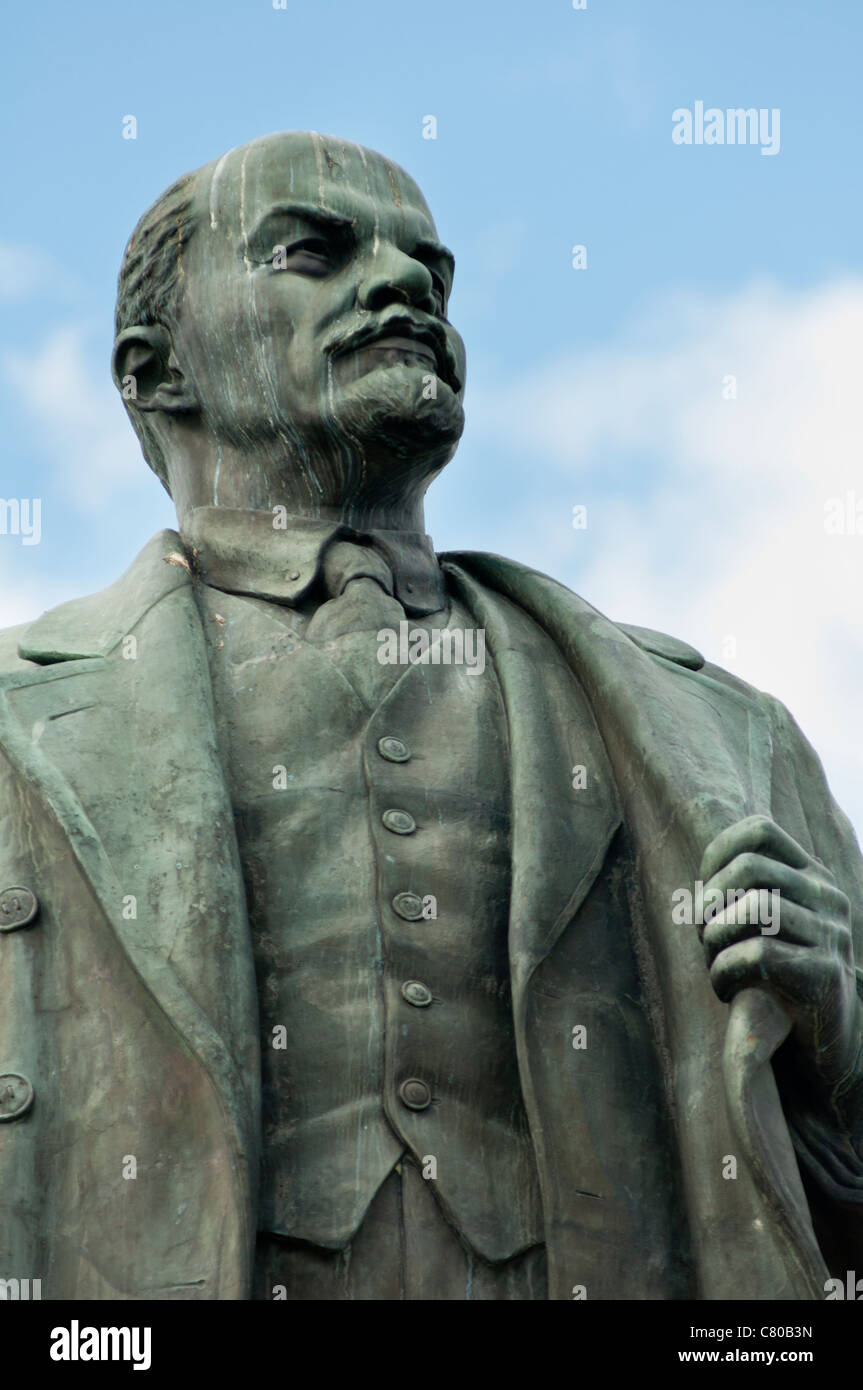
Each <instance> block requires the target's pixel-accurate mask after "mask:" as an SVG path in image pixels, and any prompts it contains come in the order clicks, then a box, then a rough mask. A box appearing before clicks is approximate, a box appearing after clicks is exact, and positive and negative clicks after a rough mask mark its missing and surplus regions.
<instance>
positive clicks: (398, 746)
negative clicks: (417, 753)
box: [378, 734, 411, 763]
mask: <svg viewBox="0 0 863 1390" xmlns="http://www.w3.org/2000/svg"><path fill="white" fill-rule="evenodd" d="M378 752H379V753H380V755H381V757H382V758H386V760H387V762H388V763H406V762H407V761H408V759H409V758H410V755H411V750H410V749H409V748H408V746H407V744H406V743H405V742H404V741H403V740H402V739H400V738H392V737H391V736H390V735H389V734H388V735H387V736H386V737H385V738H379V739H378Z"/></svg>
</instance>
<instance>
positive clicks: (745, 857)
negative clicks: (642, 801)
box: [701, 816, 863, 1127]
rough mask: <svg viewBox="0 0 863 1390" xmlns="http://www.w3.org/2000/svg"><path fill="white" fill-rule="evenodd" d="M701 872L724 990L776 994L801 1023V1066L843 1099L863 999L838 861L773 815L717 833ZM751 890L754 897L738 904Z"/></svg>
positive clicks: (711, 944) (857, 1045)
mask: <svg viewBox="0 0 863 1390" xmlns="http://www.w3.org/2000/svg"><path fill="white" fill-rule="evenodd" d="M701 878H702V880H703V882H704V900H705V907H706V910H705V913H704V916H705V926H704V931H703V942H704V948H705V952H706V955H707V963H708V965H709V967H710V979H711V983H712V985H713V988H714V990H715V991H716V993H717V995H718V996H719V998H720V999H722V1000H723V1001H724V1002H726V1003H728V1002H730V1001H731V1000H732V999H733V998H734V996H735V994H736V993H737V992H738V990H741V989H743V988H745V987H746V986H750V985H755V986H758V987H760V988H763V989H766V990H768V991H769V992H770V993H771V994H773V995H774V996H775V997H776V998H777V999H778V1000H779V1001H780V1002H781V1003H782V1005H783V1007H784V1008H785V1009H786V1010H787V1012H788V1015H789V1017H790V1019H791V1022H792V1031H791V1033H790V1035H789V1039H788V1046H789V1047H791V1048H792V1049H794V1051H795V1053H796V1059H795V1060H796V1067H795V1069H796V1071H797V1074H798V1075H799V1074H800V1073H801V1072H802V1074H803V1075H802V1079H804V1080H805V1081H806V1082H807V1083H808V1085H809V1088H814V1090H815V1091H816V1093H817V1094H818V1096H819V1097H820V1098H821V1099H822V1100H828V1099H833V1098H834V1097H835V1095H836V1092H837V1088H840V1089H841V1090H842V1091H843V1092H844V1091H845V1090H846V1089H847V1088H848V1087H849V1086H851V1085H852V1084H853V1082H855V1081H857V1080H860V1079H861V1078H860V1077H858V1075H857V1073H858V1068H859V1064H858V1053H859V1052H860V1051H861V1040H863V1006H861V1002H860V999H859V996H858V993H857V982H856V976H855V969H854V950H853V944H852V938H851V928H850V918H851V907H850V903H849V901H848V898H847V897H846V896H845V894H844V893H843V892H842V891H841V890H840V889H839V888H837V886H836V882H835V880H834V877H833V875H832V873H831V872H830V870H829V869H827V868H826V867H825V866H824V865H823V864H822V863H821V862H820V861H819V860H818V859H814V858H813V857H812V856H811V855H809V854H807V853H806V851H805V850H804V849H803V848H802V847H801V846H800V845H799V844H798V843H797V841H796V840H794V839H793V838H792V837H791V836H790V835H789V834H788V833H787V832H786V831H785V830H783V829H781V827H780V826H778V825H776V824H775V822H773V821H772V820H770V819H769V818H768V817H766V816H750V817H748V818H747V819H746V820H742V821H738V823H737V824H736V825H732V826H730V827H729V829H727V830H724V831H722V833H721V834H719V835H717V836H716V838H715V839H714V840H712V841H711V843H710V844H709V845H708V847H707V849H706V850H705V852H704V857H703V859H702V862H701ZM711 890H719V892H720V893H721V894H722V900H723V902H724V903H725V904H726V905H725V907H724V908H722V909H721V910H719V911H712V912H710V911H708V910H707V908H708V907H709V905H710V903H711ZM729 890H732V896H731V897H729ZM741 892H743V893H745V894H746V897H745V898H740V899H739V900H738V901H737V902H736V903H735V901H734V896H733V894H734V893H737V894H739V893H741ZM771 893H772V894H774V895H778V896H773V897H772V898H771V896H770V895H771ZM712 901H713V902H714V903H717V904H718V902H719V899H718V898H717V897H716V896H715V895H714V896H713V898H712ZM744 906H745V908H746V910H745V911H742V909H743V908H744ZM855 1127H856V1126H855Z"/></svg>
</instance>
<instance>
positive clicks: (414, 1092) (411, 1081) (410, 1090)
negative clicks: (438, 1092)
mask: <svg viewBox="0 0 863 1390" xmlns="http://www.w3.org/2000/svg"><path fill="white" fill-rule="evenodd" d="M399 1098H400V1100H401V1102H402V1105H406V1106H407V1108H408V1110H427V1109H428V1107H429V1106H430V1105H431V1098H432V1095H431V1090H430V1089H429V1087H428V1086H427V1085H426V1083H425V1082H424V1081H420V1080H419V1078H418V1077H416V1076H409V1077H408V1079H407V1081H403V1082H402V1084H401V1085H400V1086H399Z"/></svg>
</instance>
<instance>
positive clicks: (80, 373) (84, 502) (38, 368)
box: [3, 324, 151, 514]
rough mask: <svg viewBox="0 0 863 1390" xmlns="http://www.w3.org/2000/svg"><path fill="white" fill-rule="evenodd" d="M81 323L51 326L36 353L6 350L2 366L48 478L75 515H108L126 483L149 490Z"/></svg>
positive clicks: (129, 433)
mask: <svg viewBox="0 0 863 1390" xmlns="http://www.w3.org/2000/svg"><path fill="white" fill-rule="evenodd" d="M88 339H89V334H88V331H87V328H86V327H85V326H83V325H80V324H76V325H71V326H65V327H61V328H56V329H55V330H54V331H53V332H52V333H51V334H50V335H49V337H48V338H47V339H46V341H45V342H44V344H43V345H42V346H41V347H40V348H39V349H37V350H36V351H35V352H33V353H30V354H27V353H22V352H17V353H14V354H13V353H7V354H6V355H5V356H4V359H3V371H4V375H5V377H6V379H7V381H8V382H9V383H10V384H11V386H12V387H13V389H14V391H15V392H16V393H17V397H18V401H19V403H20V405H21V406H22V407H23V410H24V412H25V413H26V414H28V415H29V416H30V417H31V418H30V427H31V428H32V429H33V431H34V433H35V434H36V435H37V437H38V439H39V440H40V442H41V444H42V446H43V448H44V449H45V451H46V452H47V454H48V456H49V458H50V460H51V462H52V464H53V481H54V483H55V484H56V485H57V487H58V491H59V493H60V494H62V495H63V496H64V497H65V499H67V500H68V502H69V503H70V504H71V505H72V506H73V507H74V508H75V509H76V510H77V511H78V512H81V513H85V512H91V513H96V514H98V513H101V512H110V511H111V509H112V508H116V506H117V502H118V494H123V496H124V502H126V503H127V502H128V498H127V496H126V494H127V492H128V490H129V489H130V488H138V487H140V488H141V489H142V495H144V491H145V490H146V492H147V493H150V492H151V488H150V486H149V483H148V472H147V466H146V464H145V462H144V460H143V458H142V456H141V452H140V449H139V447H138V442H137V440H136V438H135V435H134V433H133V432H132V427H131V425H130V424H129V422H128V420H127V418H126V414H125V411H124V409H123V405H122V402H121V401H120V398H119V396H118V395H117V392H116V390H115V388H114V385H113V383H112V381H111V378H110V373H109V369H108V364H107V361H103V362H99V363H95V362H94V354H93V353H92V351H91V350H90V348H89V344H88Z"/></svg>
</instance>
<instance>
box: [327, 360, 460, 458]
mask: <svg viewBox="0 0 863 1390" xmlns="http://www.w3.org/2000/svg"><path fill="white" fill-rule="evenodd" d="M426 391H433V392H434V395H433V396H432V397H431V398H430V399H426V397H425V394H424V392H426ZM330 420H331V423H332V425H333V427H334V428H335V430H336V431H337V432H338V433H339V434H340V435H341V436H342V437H343V438H347V439H349V440H350V441H351V443H352V445H353V447H354V448H356V447H357V445H359V446H360V448H361V449H362V450H363V453H364V455H365V457H366V459H369V460H370V459H372V458H374V457H375V456H378V457H379V456H381V454H382V453H386V454H390V455H391V454H392V453H395V454H396V456H397V457H398V458H401V459H403V460H404V461H405V463H407V462H409V461H412V462H416V463H419V462H420V461H421V460H422V459H427V460H428V461H429V463H430V465H431V466H432V467H434V468H439V467H441V466H442V464H443V462H445V461H446V459H447V458H449V457H451V455H452V451H453V450H454V449H455V446H456V445H457V443H458V441H459V439H460V438H461V434H462V431H463V429H464V410H463V409H462V405H461V401H460V400H459V398H458V396H456V395H455V393H454V392H453V391H451V390H450V388H449V387H448V386H447V385H446V384H445V383H444V382H442V381H440V380H439V379H438V378H437V377H435V376H432V375H431V374H427V375H423V374H421V373H420V372H418V371H416V370H414V369H406V368H402V367H389V368H387V369H385V370H384V369H379V370H377V371H373V372H369V373H368V375H367V376H364V377H361V378H360V379H359V380H357V381H355V382H352V383H351V385H350V386H349V387H347V388H345V389H343V390H342V391H341V392H340V393H339V394H338V395H337V396H336V399H335V402H334V408H333V410H332V412H331V415H330Z"/></svg>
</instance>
